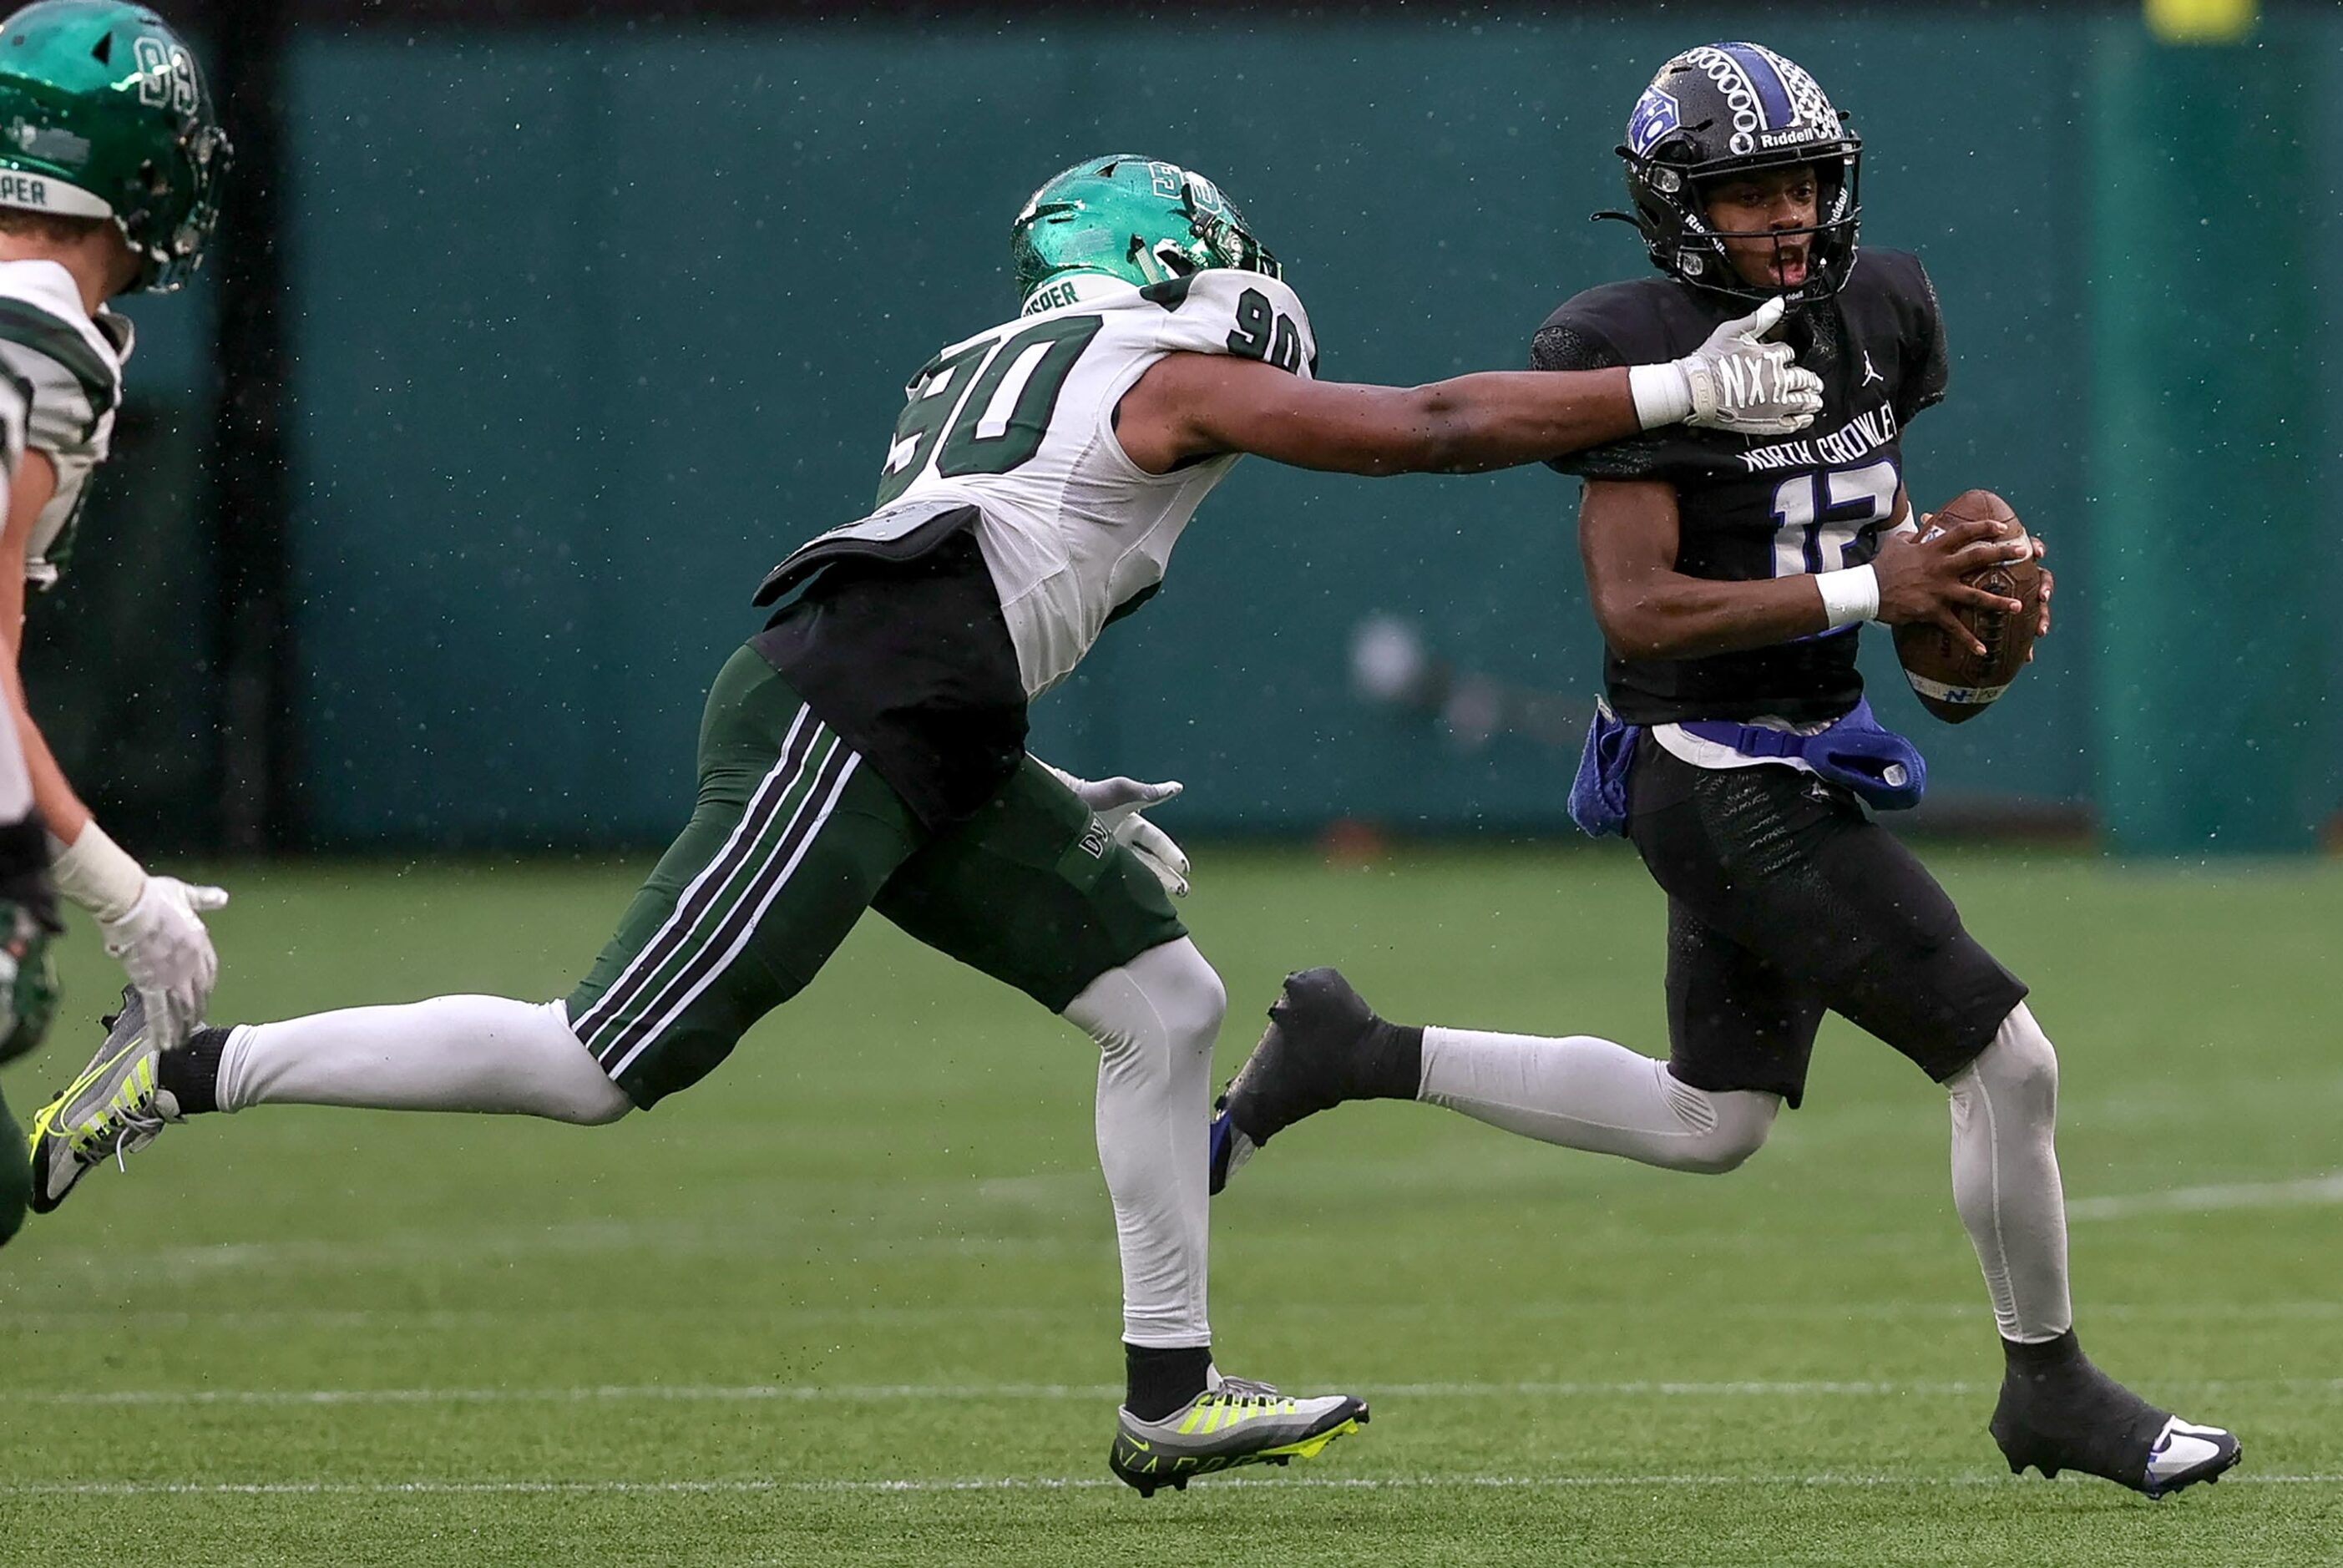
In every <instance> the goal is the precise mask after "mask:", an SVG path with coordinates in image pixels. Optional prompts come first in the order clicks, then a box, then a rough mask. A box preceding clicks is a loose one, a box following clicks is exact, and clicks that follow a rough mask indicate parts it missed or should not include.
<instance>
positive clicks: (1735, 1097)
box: [1667, 1078, 1782, 1176]
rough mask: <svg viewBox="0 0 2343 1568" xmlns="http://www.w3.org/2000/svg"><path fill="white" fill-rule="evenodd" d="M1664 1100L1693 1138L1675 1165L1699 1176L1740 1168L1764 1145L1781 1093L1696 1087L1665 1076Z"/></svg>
mask: <svg viewBox="0 0 2343 1568" xmlns="http://www.w3.org/2000/svg"><path fill="white" fill-rule="evenodd" d="M1667 1085H1668V1100H1669V1101H1670V1103H1671V1104H1672V1105H1673V1106H1674V1108H1675V1112H1676V1115H1677V1116H1678V1117H1679V1118H1680V1119H1682V1120H1683V1121H1684V1125H1685V1126H1686V1127H1688V1128H1690V1129H1692V1130H1693V1131H1694V1139H1693V1141H1691V1142H1689V1143H1688V1144H1686V1145H1685V1146H1684V1151H1683V1157H1682V1159H1681V1161H1678V1162H1676V1169H1678V1170H1682V1171H1692V1172H1694V1174H1696V1175H1701V1176H1722V1175H1724V1174H1725V1172H1726V1171H1738V1170H1739V1169H1740V1168H1741V1167H1742V1165H1743V1164H1744V1163H1745V1161H1747V1160H1748V1158H1749V1157H1750V1156H1751V1155H1752V1154H1755V1153H1756V1152H1757V1151H1759V1150H1760V1149H1763V1148H1764V1147H1765V1138H1766V1135H1767V1134H1768V1133H1770V1132H1772V1131H1773V1130H1774V1118H1775V1116H1776V1115H1778V1114H1779V1113H1780V1111H1781V1109H1782V1097H1781V1096H1780V1095H1778V1094H1769V1093H1767V1092H1766V1091H1764V1090H1758V1089H1729V1090H1707V1089H1694V1088H1693V1087H1692V1085H1690V1084H1688V1083H1684V1082H1680V1081H1677V1080H1676V1079H1674V1078H1669V1079H1668V1081H1667Z"/></svg>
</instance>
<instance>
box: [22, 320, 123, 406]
mask: <svg viewBox="0 0 2343 1568" xmlns="http://www.w3.org/2000/svg"><path fill="white" fill-rule="evenodd" d="M0 338H5V339H6V340H7V341H8V342H11V343H15V344H20V345H22V346H23V347H26V348H29V349H31V350H33V352H35V354H43V355H46V356H47V357H49V358H51V359H54V360H55V361H56V362H57V363H58V364H60V365H62V366H64V367H65V368H66V369H67V370H69V371H71V372H72V373H73V378H74V379H75V380H76V381H78V382H80V383H81V389H82V392H83V394H84V395H85V396H86V397H88V398H89V406H90V407H91V408H92V409H94V410H95V411H96V412H97V413H98V414H99V415H101V416H103V415H104V414H106V413H107V412H108V411H109V410H111V409H112V408H113V407H114V405H115V402H116V399H117V398H119V397H121V395H122V382H121V378H120V377H118V376H116V374H115V370H114V367H112V366H110V365H108V364H107V363H106V361H105V360H104V359H101V358H100V357H98V354H97V350H96V349H95V348H92V347H90V346H89V344H88V342H87V341H86V340H85V338H84V337H82V335H81V334H80V333H78V332H75V330H74V329H73V328H72V327H68V326H66V325H65V323H64V322H62V321H60V320H58V319H57V318H56V317H54V316H51V315H50V314H49V313H48V312H47V311H45V310H42V309H39V308H38V307H35V306H32V305H28V304H26V303H25V301H23V300H21V299H0Z"/></svg>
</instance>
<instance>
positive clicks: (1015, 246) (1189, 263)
mask: <svg viewBox="0 0 2343 1568" xmlns="http://www.w3.org/2000/svg"><path fill="white" fill-rule="evenodd" d="M1009 256H1010V260H1011V264H1012V265H1013V266H1015V267H1016V271H1017V298H1018V300H1019V302H1020V303H1021V304H1025V303H1030V302H1031V300H1032V298H1033V297H1034V296H1035V295H1036V294H1038V293H1040V292H1041V291H1042V290H1043V289H1045V288H1048V287H1049V286H1051V284H1053V283H1057V282H1061V281H1062V280H1064V279H1065V278H1067V277H1068V276H1072V275H1076V274H1088V275H1091V276H1101V277H1112V278H1119V279H1121V281H1122V282H1124V283H1130V284H1136V285H1138V286H1140V287H1142V288H1144V287H1145V286H1147V285H1149V284H1151V283H1161V282H1162V281H1163V280H1164V279H1165V278H1167V277H1178V276H1184V275H1186V274H1188V273H1191V272H1198V271H1201V270H1202V269H1203V268H1205V267H1208V266H1233V267H1242V268H1243V269H1244V270H1245V271H1247V272H1261V273H1266V274H1268V275H1269V276H1272V277H1277V276H1282V273H1281V271H1280V269H1279V267H1278V265H1277V258H1276V257H1275V256H1272V255H1270V254H1269V252H1268V251H1266V250H1264V249H1262V245H1261V241H1259V240H1257V239H1255V238H1254V237H1253V236H1252V230H1251V229H1249V228H1247V227H1246V226H1245V221H1244V219H1243V217H1242V216H1240V215H1239V214H1238V212H1237V209H1236V208H1235V207H1234V206H1231V205H1230V203H1229V199H1228V197H1226V196H1222V194H1221V188H1220V186H1216V185H1214V184H1213V183H1212V181H1210V180H1208V179H1206V178H1205V177H1204V176H1202V175H1199V174H1191V173H1190V172H1189V171H1188V170H1186V169H1183V168H1182V167H1181V166H1179V165H1177V164H1167V163H1164V162H1162V161H1161V160H1160V159H1155V158H1143V157H1141V156H1138V155H1137V154H1136V153H1116V154H1113V155H1111V156H1107V157H1102V158H1085V159H1083V160H1082V161H1081V163H1078V164H1076V165H1075V166H1073V167H1072V168H1070V169H1068V170H1066V171H1065V172H1064V173H1063V174H1061V175H1059V176H1057V177H1056V178H1054V179H1052V180H1051V181H1050V183H1049V184H1047V185H1045V186H1042V187H1041V189H1040V190H1037V191H1035V192H1034V193H1033V196H1032V199H1031V200H1030V201H1028V202H1027V203H1026V204H1025V210H1024V211H1023V212H1021V213H1019V214H1018V215H1017V221H1016V222H1015V223H1014V224H1011V226H1010V228H1009Z"/></svg>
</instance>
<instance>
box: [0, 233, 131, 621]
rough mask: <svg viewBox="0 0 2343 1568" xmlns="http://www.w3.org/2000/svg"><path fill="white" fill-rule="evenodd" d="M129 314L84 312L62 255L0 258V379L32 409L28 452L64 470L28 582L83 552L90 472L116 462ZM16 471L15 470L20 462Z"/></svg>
mask: <svg viewBox="0 0 2343 1568" xmlns="http://www.w3.org/2000/svg"><path fill="white" fill-rule="evenodd" d="M131 344H132V333H131V327H130V322H129V320H128V318H127V317H121V316H116V315H115V314H114V313H113V312H112V311H106V310H101V311H99V312H98V313H97V316H96V319H95V320H93V319H92V318H91V317H90V316H89V314H88V312H86V311H85V310H84V309H83V308H82V303H81V291H80V289H79V288H77V287H75V284H74V280H73V275H72V274H70V273H68V272H67V271H66V270H65V268H64V267H63V266H59V265H58V264H57V263H55V262H54V261H10V262H0V382H5V384H6V385H7V386H8V387H10V388H12V389H13V390H14V391H15V395H16V397H19V398H21V399H22V401H23V406H24V417H23V441H22V449H24V450H30V451H35V452H39V453H41V454H43V455H44V456H45V457H47V458H48V459H49V461H50V463H51V464H52V465H54V466H55V468H56V473H57V488H56V494H55V496H53V497H51V498H50V500H49V504H48V505H47V506H46V507H45V508H42V510H41V516H40V519H39V521H37V522H36V523H35V524H34V526H33V534H32V538H30V539H29V540H27V541H26V544H25V580H26V581H27V582H29V583H30V584H32V585H33V586H34V587H35V588H49V587H52V586H53V585H55V582H56V580H57V574H58V571H59V570H60V568H63V567H64V565H65V558H66V557H67V556H68V555H69V554H70V553H71V551H72V548H73V533H74V524H75V521H76V520H77V519H78V518H80V516H81V508H82V501H83V499H84V498H85V495H86V494H87V491H88V485H89V477H90V474H91V473H92V471H93V470H95V469H96V467H97V466H98V465H99V464H100V463H103V462H104V461H106V452H107V450H108V448H109V447H111V445H112V443H113V439H114V416H115V412H116V409H117V408H119V407H120V406H121V403H122V364H123V361H124V360H126V359H127V358H129V357H130V350H131ZM12 471H13V468H12Z"/></svg>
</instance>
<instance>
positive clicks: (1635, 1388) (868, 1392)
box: [0, 1378, 2343, 1408]
mask: <svg viewBox="0 0 2343 1568" xmlns="http://www.w3.org/2000/svg"><path fill="white" fill-rule="evenodd" d="M1999 1386H2000V1384H1999V1383H1997V1382H1971V1381H1964V1380H1945V1381H1940V1382H1939V1381H1927V1380H1918V1381H1911V1382H1821V1381H1815V1382H1755V1381H1741V1382H1654V1381H1644V1382H1413V1383H1376V1382H1370V1383H1362V1384H1360V1385H1358V1392H1361V1393H1363V1394H1365V1395H1367V1396H1369V1397H1371V1398H1375V1399H1385V1398H1389V1399H1426V1400H1439V1399H1654V1398H1656V1399H1848V1398H1858V1399H1869V1398H1906V1397H1911V1396H1915V1395H1920V1396H1928V1395H1935V1396H1943V1397H1948V1398H1949V1397H1961V1398H1966V1397H1970V1396H1974V1395H1979V1394H1987V1393H1991V1392H1994V1391H1995V1390H1996V1389H1997V1388H1998V1387H1999ZM2155 1387H2156V1388H2157V1390H2158V1391H2159V1392H2187V1393H2195V1394H2220V1393H2230V1392H2253V1391H2262V1392H2287V1393H2311V1394H2343V1378H2236V1379H2181V1380H2178V1381H2174V1382H2157V1383H2156V1384H2155ZM1121 1392H1122V1390H1121V1388H1120V1387H1118V1386H1116V1385H1114V1384H1111V1383H1051V1382H1007V1383H967V1384H945V1383H847V1384H839V1385H836V1386H820V1385H808V1384H799V1383H743V1384H738V1385H725V1384H712V1383H643V1384H632V1385H629V1384H605V1385H592V1386H581V1387H575V1388H312V1389H167V1388H157V1389H100V1390H94V1391H86V1392H65V1391H60V1390H55V1389H0V1404H35V1405H64V1406H72V1407H75V1408H89V1407H94V1406H103V1405H369V1404H384V1405H397V1404H594V1403H605V1402H607V1403H614V1404H615V1403H629V1402H642V1403H692V1402H710V1403H749V1402H764V1401H779V1402H831V1401H834V1402H839V1403H846V1404H852V1403H872V1402H889V1401H899V1400H919V1401H941V1400H958V1401H984V1400H1012V1401H1013V1400H1044V1401H1055V1400H1111V1399H1114V1398H1117V1397H1119V1396H1120V1395H1121Z"/></svg>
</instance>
